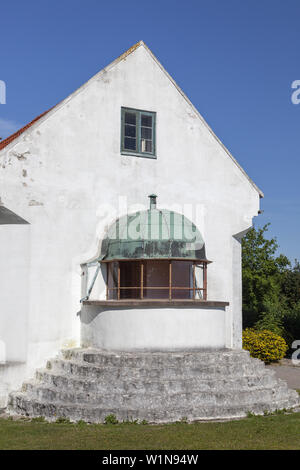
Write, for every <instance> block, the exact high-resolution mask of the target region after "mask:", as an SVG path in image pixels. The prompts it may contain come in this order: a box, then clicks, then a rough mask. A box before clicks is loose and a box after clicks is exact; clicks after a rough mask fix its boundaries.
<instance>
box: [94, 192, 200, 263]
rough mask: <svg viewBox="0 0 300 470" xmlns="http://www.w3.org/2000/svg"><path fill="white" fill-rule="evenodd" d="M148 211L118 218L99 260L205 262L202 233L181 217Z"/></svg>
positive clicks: (168, 213)
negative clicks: (162, 259) (183, 260)
mask: <svg viewBox="0 0 300 470" xmlns="http://www.w3.org/2000/svg"><path fill="white" fill-rule="evenodd" d="M155 199H156V196H154V195H151V196H150V200H151V203H150V209H148V210H145V211H140V212H136V213H134V214H128V215H125V216H123V217H120V218H119V219H117V220H116V221H115V222H114V223H113V224H112V225H111V226H110V227H109V229H108V232H107V235H106V237H105V238H104V240H103V242H102V246H101V255H100V260H102V261H113V260H122V259H124V260H125V259H155V258H159V259H161V258H174V259H176V258H177V259H178V258H183V259H193V260H206V255H205V243H204V240H203V238H202V236H201V233H200V232H199V230H198V229H197V227H196V225H195V224H193V223H192V222H191V221H190V220H189V219H187V218H186V217H185V216H184V215H182V214H179V213H177V212H173V211H169V210H166V209H163V210H159V209H156V201H155Z"/></svg>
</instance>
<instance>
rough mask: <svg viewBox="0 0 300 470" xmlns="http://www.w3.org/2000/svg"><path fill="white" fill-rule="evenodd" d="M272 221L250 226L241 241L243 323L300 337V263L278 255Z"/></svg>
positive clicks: (294, 337)
mask: <svg viewBox="0 0 300 470" xmlns="http://www.w3.org/2000/svg"><path fill="white" fill-rule="evenodd" d="M268 228H269V224H266V225H265V226H263V227H262V228H255V227H253V228H251V229H250V230H249V231H248V233H247V235H246V237H245V238H244V239H243V241H242V272H243V326H244V328H253V327H255V328H256V329H258V330H265V329H267V330H269V331H272V332H273V333H275V334H279V335H282V336H283V337H284V338H285V339H286V341H287V342H288V344H289V345H291V343H292V341H293V339H300V264H299V263H298V261H295V264H294V266H292V264H291V262H290V261H289V259H288V258H287V257H286V256H285V255H283V254H280V255H277V250H278V244H277V240H276V238H271V239H268V238H267V237H266V234H267V231H268Z"/></svg>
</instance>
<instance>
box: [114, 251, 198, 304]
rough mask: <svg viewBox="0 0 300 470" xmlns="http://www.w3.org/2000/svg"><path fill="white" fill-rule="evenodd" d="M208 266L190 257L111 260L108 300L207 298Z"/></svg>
mask: <svg viewBox="0 0 300 470" xmlns="http://www.w3.org/2000/svg"><path fill="white" fill-rule="evenodd" d="M206 267H207V263H206V262H204V261H188V260H180V261H179V260H178V261H177V260H138V261H137V260H134V261H111V262H107V300H122V299H145V300H149V299H152V300H163V299H165V300H174V299H178V300H180V299H181V300H182V299H187V300H195V299H202V300H206V299H207V281H206Z"/></svg>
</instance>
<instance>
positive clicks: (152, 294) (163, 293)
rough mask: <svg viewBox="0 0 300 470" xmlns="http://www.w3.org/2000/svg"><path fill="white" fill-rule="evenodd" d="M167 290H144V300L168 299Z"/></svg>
mask: <svg viewBox="0 0 300 470" xmlns="http://www.w3.org/2000/svg"><path fill="white" fill-rule="evenodd" d="M168 298H169V289H168V288H166V289H144V299H155V300H160V299H168Z"/></svg>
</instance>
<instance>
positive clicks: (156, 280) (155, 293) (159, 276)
mask: <svg viewBox="0 0 300 470" xmlns="http://www.w3.org/2000/svg"><path fill="white" fill-rule="evenodd" d="M144 287H166V289H144V298H145V299H168V298H169V289H168V287H169V262H168V261H145V262H144Z"/></svg>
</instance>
